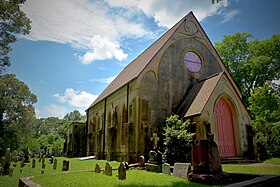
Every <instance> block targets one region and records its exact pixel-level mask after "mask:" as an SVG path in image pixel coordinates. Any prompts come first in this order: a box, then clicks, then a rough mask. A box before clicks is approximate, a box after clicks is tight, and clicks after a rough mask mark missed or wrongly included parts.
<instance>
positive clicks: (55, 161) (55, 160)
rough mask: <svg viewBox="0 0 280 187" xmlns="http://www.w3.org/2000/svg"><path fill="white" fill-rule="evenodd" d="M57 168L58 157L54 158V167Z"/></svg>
mask: <svg viewBox="0 0 280 187" xmlns="http://www.w3.org/2000/svg"><path fill="white" fill-rule="evenodd" d="M56 168H57V159H56V158H55V159H54V160H53V169H56Z"/></svg>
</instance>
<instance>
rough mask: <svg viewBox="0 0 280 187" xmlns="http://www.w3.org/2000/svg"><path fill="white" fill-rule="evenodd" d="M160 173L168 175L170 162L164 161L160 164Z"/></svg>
mask: <svg viewBox="0 0 280 187" xmlns="http://www.w3.org/2000/svg"><path fill="white" fill-rule="evenodd" d="M161 169H162V173H163V174H165V175H170V164H167V163H164V164H162V166H161Z"/></svg>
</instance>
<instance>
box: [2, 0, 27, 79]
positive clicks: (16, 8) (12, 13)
mask: <svg viewBox="0 0 280 187" xmlns="http://www.w3.org/2000/svg"><path fill="white" fill-rule="evenodd" d="M25 1H26V0H0V74H1V73H2V72H3V70H4V69H5V67H7V66H9V65H10V58H9V56H8V53H9V52H10V51H11V50H12V48H11V46H10V45H9V44H10V43H13V42H15V41H16V34H23V35H26V34H29V32H30V29H31V25H30V23H31V21H30V19H28V18H27V17H26V14H25V13H24V12H23V11H22V10H21V5H22V4H23V3H24V2H25Z"/></svg>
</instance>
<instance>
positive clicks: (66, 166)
mask: <svg viewBox="0 0 280 187" xmlns="http://www.w3.org/2000/svg"><path fill="white" fill-rule="evenodd" d="M68 170H69V160H63V164H62V171H68Z"/></svg>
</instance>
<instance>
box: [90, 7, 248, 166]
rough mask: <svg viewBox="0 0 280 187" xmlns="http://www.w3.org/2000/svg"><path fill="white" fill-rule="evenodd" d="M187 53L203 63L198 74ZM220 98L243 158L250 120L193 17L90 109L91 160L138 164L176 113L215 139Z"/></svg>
mask: <svg viewBox="0 0 280 187" xmlns="http://www.w3.org/2000/svg"><path fill="white" fill-rule="evenodd" d="M188 52H192V53H195V54H196V55H197V58H199V59H200V62H201V64H199V65H198V66H199V70H198V71H194V70H192V69H190V68H189V67H188V66H186V63H187V62H186V61H188V59H185V58H186V57H185V55H186V53H188ZM190 63H192V62H190ZM195 66H197V65H195ZM220 98H223V99H224V100H226V102H228V105H229V107H230V110H231V111H230V114H232V121H233V122H232V123H233V128H234V141H235V142H234V145H235V149H236V151H235V153H234V154H235V155H234V156H243V154H244V153H245V152H246V151H247V150H248V143H247V135H246V127H245V126H246V124H247V125H250V123H251V118H250V115H249V114H248V112H247V110H246V108H245V107H244V105H243V103H242V101H241V93H240V91H239V89H238V87H237V85H236V84H235V82H234V81H233V79H232V77H231V76H230V74H229V73H228V71H227V69H226V68H225V66H224V64H223V62H222V61H221V59H220V57H219V56H218V54H217V52H216V50H215V49H214V47H213V46H212V44H211V43H210V41H209V39H208V37H207V36H206V34H205V33H204V31H203V30H202V28H201V26H200V24H199V23H198V21H197V20H196V18H195V17H194V15H193V13H189V14H188V15H187V16H185V17H184V18H183V19H182V20H181V21H179V22H178V23H177V24H176V25H175V26H174V27H172V28H171V29H170V30H169V31H168V32H166V33H165V34H164V35H163V36H162V37H161V38H160V39H158V40H157V41H156V42H155V43H154V44H152V45H151V46H150V47H149V48H148V49H147V50H146V51H144V52H143V53H142V54H141V55H139V57H138V58H136V59H135V60H134V61H132V62H131V63H130V64H129V65H128V66H127V67H126V68H125V69H124V70H123V71H122V72H121V73H120V74H119V75H118V76H117V77H116V79H115V80H114V81H113V82H112V83H111V84H110V85H109V86H108V87H107V88H106V89H105V90H104V91H103V93H102V94H101V95H100V96H99V97H98V98H97V100H96V101H94V102H93V104H92V105H91V106H90V107H89V109H88V110H87V136H88V137H87V155H93V154H94V155H96V156H97V158H104V159H107V160H118V161H127V162H136V161H137V159H138V157H139V156H140V155H147V153H148V152H149V151H150V150H151V149H152V144H151V141H150V137H151V136H152V134H153V133H154V132H158V133H159V132H160V129H161V126H160V122H162V121H163V120H164V119H165V118H166V117H168V116H169V115H171V114H174V113H176V114H179V115H180V116H181V117H184V118H190V119H191V120H192V121H195V122H197V123H198V124H199V123H205V122H207V123H210V124H211V132H212V133H213V134H217V133H218V129H217V128H216V119H217V118H216V113H215V111H216V110H215V107H216V106H215V105H216V102H217V100H219V99H220ZM194 103H197V104H194ZM218 136H219V135H216V136H215V138H216V137H218ZM216 142H218V139H217V140H216ZM218 144H219V142H218Z"/></svg>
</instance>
